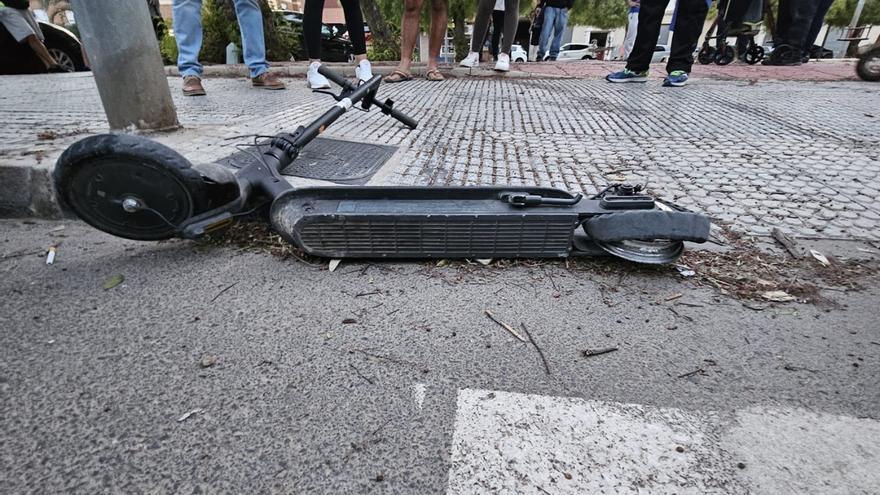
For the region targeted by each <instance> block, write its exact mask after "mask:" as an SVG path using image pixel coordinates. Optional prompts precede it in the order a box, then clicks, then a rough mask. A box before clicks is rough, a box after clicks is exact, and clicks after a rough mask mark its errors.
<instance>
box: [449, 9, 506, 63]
mask: <svg viewBox="0 0 880 495" xmlns="http://www.w3.org/2000/svg"><path fill="white" fill-rule="evenodd" d="M503 1H504V42H503V43H502V44H501V53H499V54H498V61H497V62H495V70H497V71H499V72H507V71H509V70H510V47H511V45H513V37H514V36H515V35H516V25H517V24H518V23H519V0H503ZM494 4H495V0H480V5H479V6H478V7H477V17H476V18H475V19H474V32H473V34H472V35H471V52H470V53H468V56H467V57H465V58H464V59H463V60H462V61H461V62H460V65H461V66H462V67H477V66H478V65H480V50H481V49H482V45H483V40H484V39H486V33H487V31H488V30H489V16H490V15H491V14H492V6H493V5H494ZM496 29H497V28H496Z"/></svg>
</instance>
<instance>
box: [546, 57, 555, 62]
mask: <svg viewBox="0 0 880 495" xmlns="http://www.w3.org/2000/svg"><path fill="white" fill-rule="evenodd" d="M547 61H548V62H556V57H548V58H547Z"/></svg>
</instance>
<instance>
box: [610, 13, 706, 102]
mask: <svg viewBox="0 0 880 495" xmlns="http://www.w3.org/2000/svg"><path fill="white" fill-rule="evenodd" d="M709 3H711V0H709V1H708V2H707V0H679V2H678V5H677V7H676V8H677V12H676V15H675V34H674V35H673V37H672V49H671V50H670V52H669V61H668V62H667V63H666V71H667V73H668V75H667V76H666V78H665V79H663V85H664V86H676V87H677V86H684V85H686V84H687V81H688V74H690V72H691V68H692V67H693V65H694V51H695V50H696V49H697V40H698V39H699V37H700V33H702V32H703V23H705V22H706V13H707V12H708V11H709V5H708V4H709ZM668 4H669V0H641V3H640V5H639V27H638V32H637V34H636V42H635V45H634V46H633V50H632V53H631V54H630V56H629V58H628V59H627V61H626V68H625V69H623V70H622V71H619V72H614V73H611V74H608V76H606V77H605V79H606V80H608V82H613V83H627V82H645V81H647V80H648V66H649V65H650V64H651V58H652V57H653V55H654V48H655V47H656V46H657V39H658V38H659V37H660V23H661V22H662V21H663V14H664V13H665V12H666V6H667V5H668Z"/></svg>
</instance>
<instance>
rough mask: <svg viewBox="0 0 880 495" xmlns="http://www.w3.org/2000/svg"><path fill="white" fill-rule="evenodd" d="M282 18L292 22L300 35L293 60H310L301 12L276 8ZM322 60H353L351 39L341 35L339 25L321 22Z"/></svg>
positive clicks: (284, 20) (276, 12)
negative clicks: (304, 37)
mask: <svg viewBox="0 0 880 495" xmlns="http://www.w3.org/2000/svg"><path fill="white" fill-rule="evenodd" d="M275 14H276V15H277V16H278V18H279V19H280V20H282V21H283V22H286V23H288V24H290V25H291V26H292V27H293V28H294V29H295V30H296V31H297V33H298V35H299V48H298V49H297V51H296V53H293V54H292V59H293V60H308V59H309V55H308V53H307V52H306V43H305V40H304V39H303V30H302V25H303V17H302V14H301V13H299V12H293V11H291V10H276V11H275ZM321 60H323V61H325V62H349V61H351V60H352V54H351V41H348V40H347V39H345V38H343V37H342V36H341V35H340V30H339V29H338V28H337V27H334V26H330V25H327V24H321Z"/></svg>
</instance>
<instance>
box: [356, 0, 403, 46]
mask: <svg viewBox="0 0 880 495" xmlns="http://www.w3.org/2000/svg"><path fill="white" fill-rule="evenodd" d="M361 11H362V12H363V14H364V19H366V21H367V25H368V26H370V32H371V33H372V35H373V52H374V53H375V54H377V55H380V56H381V58H386V59H389V60H400V40H399V39H398V38H397V36H395V33H394V32H393V31H392V30H391V27H390V26H388V23H387V22H385V17H384V16H383V15H382V12H380V11H379V6H378V5H377V4H376V0H361Z"/></svg>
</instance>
